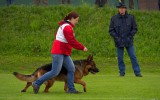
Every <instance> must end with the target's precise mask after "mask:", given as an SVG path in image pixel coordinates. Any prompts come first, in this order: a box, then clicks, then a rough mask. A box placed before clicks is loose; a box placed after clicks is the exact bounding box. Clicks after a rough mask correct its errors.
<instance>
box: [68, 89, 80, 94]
mask: <svg viewBox="0 0 160 100" xmlns="http://www.w3.org/2000/svg"><path fill="white" fill-rule="evenodd" d="M68 93H73V94H78V93H82V92H79V91H77V90H68Z"/></svg>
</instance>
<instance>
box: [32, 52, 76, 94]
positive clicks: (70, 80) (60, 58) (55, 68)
mask: <svg viewBox="0 0 160 100" xmlns="http://www.w3.org/2000/svg"><path fill="white" fill-rule="evenodd" d="M52 58H53V61H52V69H51V71H49V72H47V73H45V74H44V75H43V76H41V77H40V78H39V79H37V80H36V81H35V82H34V83H35V84H36V85H38V86H40V85H41V84H43V82H45V81H47V80H49V79H51V78H53V77H55V76H57V75H58V74H59V72H60V71H61V68H62V65H63V66H64V67H65V68H66V70H67V85H68V88H69V90H68V91H74V90H75V88H74V72H75V66H74V63H73V61H72V59H71V57H70V56H66V55H60V54H57V55H56V54H52Z"/></svg>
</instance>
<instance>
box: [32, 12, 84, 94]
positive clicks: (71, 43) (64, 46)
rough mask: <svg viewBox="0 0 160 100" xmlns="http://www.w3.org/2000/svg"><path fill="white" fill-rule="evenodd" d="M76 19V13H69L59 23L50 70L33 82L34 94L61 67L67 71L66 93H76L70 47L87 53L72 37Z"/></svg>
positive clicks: (56, 73)
mask: <svg viewBox="0 0 160 100" xmlns="http://www.w3.org/2000/svg"><path fill="white" fill-rule="evenodd" d="M78 19H79V15H78V14H77V13H76V12H70V13H69V14H68V15H67V16H66V17H65V18H64V20H63V21H61V22H59V25H60V26H59V28H58V31H57V33H56V38H55V40H54V42H53V46H52V50H51V54H52V58H53V60H52V69H51V71H49V72H47V73H45V74H44V75H43V76H41V77H40V78H39V79H37V80H36V81H35V82H33V84H32V86H33V91H34V93H35V94H37V93H38V91H39V88H40V85H41V84H43V82H45V81H46V80H48V79H50V78H53V77H55V76H57V75H58V74H59V72H60V71H61V68H62V65H63V66H64V67H65V68H66V69H67V85H68V93H78V91H76V89H75V87H74V72H75V66H74V63H73V61H72V59H71V57H70V55H71V51H72V47H73V48H75V49H78V50H83V51H87V48H86V47H85V46H83V45H82V44H81V43H80V42H78V41H77V40H76V39H75V37H74V35H75V34H74V31H73V27H74V26H75V25H76V24H77V23H78Z"/></svg>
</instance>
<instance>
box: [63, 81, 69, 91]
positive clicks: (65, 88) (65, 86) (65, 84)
mask: <svg viewBox="0 0 160 100" xmlns="http://www.w3.org/2000/svg"><path fill="white" fill-rule="evenodd" d="M67 90H68V86H67V82H66V81H65V82H64V91H65V92H67Z"/></svg>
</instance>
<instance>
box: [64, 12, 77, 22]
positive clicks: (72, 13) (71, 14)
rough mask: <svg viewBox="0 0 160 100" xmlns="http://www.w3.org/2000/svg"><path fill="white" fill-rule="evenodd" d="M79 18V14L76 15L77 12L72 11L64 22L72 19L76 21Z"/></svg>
mask: <svg viewBox="0 0 160 100" xmlns="http://www.w3.org/2000/svg"><path fill="white" fill-rule="evenodd" d="M77 17H79V15H78V13H76V12H75V11H71V12H70V13H68V14H67V15H66V16H65V17H64V19H63V20H64V21H67V20H70V19H71V18H74V19H76V18H77Z"/></svg>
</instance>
